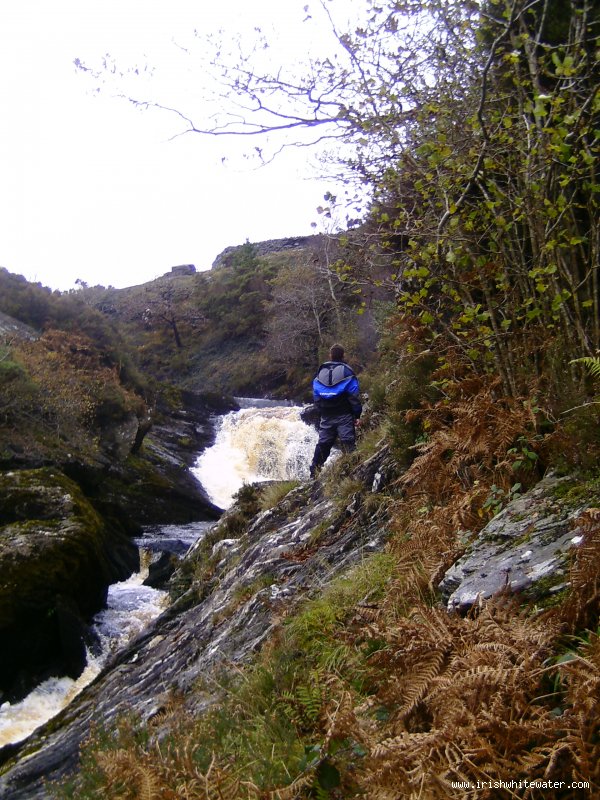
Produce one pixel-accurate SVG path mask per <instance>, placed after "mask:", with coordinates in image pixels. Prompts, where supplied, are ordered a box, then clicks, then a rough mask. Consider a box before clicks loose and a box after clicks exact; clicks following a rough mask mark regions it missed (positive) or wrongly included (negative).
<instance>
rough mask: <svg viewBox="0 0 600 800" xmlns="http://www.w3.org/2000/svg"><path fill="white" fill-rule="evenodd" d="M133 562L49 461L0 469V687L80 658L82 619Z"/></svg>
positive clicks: (74, 670) (6, 689)
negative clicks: (27, 467) (41, 465)
mask: <svg viewBox="0 0 600 800" xmlns="http://www.w3.org/2000/svg"><path fill="white" fill-rule="evenodd" d="M137 566H138V551H137V548H136V547H135V546H134V545H132V544H131V543H130V541H129V540H128V539H127V538H126V537H124V536H123V535H122V534H120V533H118V532H116V531H115V530H114V529H111V528H110V527H109V526H107V525H106V524H105V523H104V521H103V520H102V519H101V517H100V516H99V515H98V514H97V512H96V511H95V510H94V508H93V507H92V506H91V504H90V503H89V502H88V500H87V499H86V498H85V497H84V495H83V493H82V492H81V489H80V488H79V487H78V486H77V485H76V484H75V483H74V482H73V481H71V480H70V479H69V478H67V477H66V476H65V475H64V474H62V473H61V472H60V471H58V470H56V469H52V468H42V469H37V470H20V471H13V472H6V473H1V474H0V648H1V650H2V659H1V661H0V690H1V691H2V693H3V694H4V695H5V697H8V698H9V699H15V697H19V696H22V695H23V694H25V693H26V692H27V691H29V690H30V689H31V687H32V686H33V685H34V684H35V683H37V682H39V680H41V679H43V678H45V677H47V676H48V675H52V674H67V675H71V676H73V677H75V676H77V675H78V674H79V673H80V672H81V671H82V670H83V667H84V666H85V662H86V658H85V646H84V642H83V639H84V636H85V632H86V620H88V619H89V618H90V617H91V616H92V615H93V614H94V613H95V612H96V611H98V610H99V609H100V608H102V606H103V604H104V602H105V600H106V588H107V586H108V585H109V584H110V583H113V582H115V581H118V580H122V579H123V578H125V577H127V576H128V575H129V574H131V572H132V571H133V570H134V569H136V568H137Z"/></svg>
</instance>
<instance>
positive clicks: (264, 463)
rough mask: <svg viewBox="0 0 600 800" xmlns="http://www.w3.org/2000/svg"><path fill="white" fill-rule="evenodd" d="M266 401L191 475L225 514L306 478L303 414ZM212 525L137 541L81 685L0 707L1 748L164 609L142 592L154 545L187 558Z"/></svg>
mask: <svg viewBox="0 0 600 800" xmlns="http://www.w3.org/2000/svg"><path fill="white" fill-rule="evenodd" d="M266 402H267V401H252V400H246V401H240V406H243V407H242V408H241V409H240V411H233V412H231V413H229V414H226V415H225V416H224V417H222V418H221V419H220V421H219V424H218V429H217V431H216V437H215V443H214V445H213V446H212V447H210V448H208V449H207V450H205V451H204V452H203V453H201V454H200V455H199V457H198V459H197V462H196V464H195V466H194V467H193V470H192V471H193V473H194V474H195V475H196V477H197V478H198V480H199V481H200V483H201V484H202V485H203V487H204V488H205V490H206V492H207V493H208V495H209V497H210V499H211V500H212V501H213V502H214V503H215V504H216V505H218V506H219V507H221V508H227V507H228V506H229V505H230V504H231V502H232V499H233V496H234V494H235V493H236V492H237V491H238V489H240V488H241V486H242V485H243V484H244V483H252V482H255V481H268V480H293V479H300V480H302V479H305V478H307V477H308V466H309V464H310V460H311V457H312V451H313V449H314V445H315V442H316V438H317V435H316V432H315V431H314V429H312V428H310V427H309V426H307V425H305V424H304V423H303V422H302V420H301V418H300V409H299V408H298V407H295V406H289V405H286V404H277V405H270V404H268V405H266ZM213 525H214V523H212V522H194V523H190V524H189V525H161V526H148V527H147V528H145V529H144V531H143V534H142V536H141V537H140V538H139V539H137V540H136V543H137V544H138V546H139V547H140V561H141V564H142V569H141V571H140V572H139V573H136V574H135V575H132V576H131V577H130V578H129V579H128V580H126V581H122V582H121V583H117V584H113V585H112V586H111V587H110V588H109V592H108V600H107V607H106V608H105V609H104V610H103V611H101V612H100V613H99V614H97V615H96V616H95V617H94V620H93V624H92V627H93V630H94V632H95V634H96V636H97V639H98V642H99V643H100V647H99V648H94V650H95V652H91V651H90V652H88V663H87V666H86V668H85V670H84V672H83V673H82V675H81V676H80V677H79V678H78V679H77V680H73V679H71V678H68V677H64V676H57V677H54V678H50V679H48V680H46V681H44V682H43V683H42V684H40V685H39V686H37V687H36V688H35V689H34V690H33V691H32V692H31V693H30V694H29V695H28V696H27V697H25V698H24V699H23V700H22V701H21V702H19V703H13V704H10V703H4V704H3V705H1V706H0V746H3V745H5V744H9V743H14V742H19V741H21V740H23V739H25V738H26V737H27V736H28V735H29V734H30V733H32V732H33V731H34V730H35V729H36V728H37V727H39V726H40V725H42V724H43V723H44V722H47V721H48V720H49V719H51V718H52V717H53V716H55V715H56V714H58V712H59V711H61V709H63V708H65V707H66V706H67V705H68V704H69V703H70V702H71V700H73V698H74V697H76V695H77V694H78V693H79V692H80V691H82V689H83V688H84V687H85V686H87V685H88V684H89V683H90V682H91V681H93V680H94V678H95V677H96V676H97V675H98V673H99V672H100V670H101V669H102V668H103V667H104V666H105V664H106V663H107V662H108V661H109V660H110V658H111V656H112V655H113V654H114V653H115V652H116V651H118V650H119V649H120V648H122V647H123V646H124V645H125V644H127V643H128V642H130V641H131V640H132V639H134V638H135V637H136V636H138V635H139V634H140V633H141V632H142V631H143V630H144V628H145V627H146V626H147V625H148V623H149V622H150V621H151V620H152V619H154V618H155V617H156V616H158V615H159V614H160V613H161V611H162V610H163V609H164V608H165V607H166V605H167V602H168V599H167V597H168V596H167V593H166V592H163V591H160V590H157V589H152V588H150V587H148V586H144V585H143V582H144V580H145V579H146V577H147V574H148V561H149V556H150V553H151V551H152V550H154V549H156V548H157V546H159V545H160V546H161V548H162V549H167V550H169V551H172V552H179V553H183V552H185V550H186V549H187V548H188V547H190V546H191V545H192V544H194V543H195V542H196V541H197V540H198V539H199V538H200V537H202V536H203V535H205V534H206V532H207V531H208V530H210V528H211V527H212V526H213Z"/></svg>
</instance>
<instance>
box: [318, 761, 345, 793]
mask: <svg viewBox="0 0 600 800" xmlns="http://www.w3.org/2000/svg"><path fill="white" fill-rule="evenodd" d="M317 780H318V781H319V784H320V785H321V787H322V788H323V789H327V790H330V789H336V788H337V787H338V786H339V785H340V783H341V782H342V780H341V776H340V772H339V770H338V769H337V767H334V766H333V764H330V763H329V762H328V761H323V763H322V764H321V765H320V766H319V769H318V770H317Z"/></svg>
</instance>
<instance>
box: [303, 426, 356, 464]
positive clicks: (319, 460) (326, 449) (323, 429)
mask: <svg viewBox="0 0 600 800" xmlns="http://www.w3.org/2000/svg"><path fill="white" fill-rule="evenodd" d="M336 439H339V443H340V447H341V448H342V450H343V451H344V452H345V453H350V452H352V450H355V449H356V432H355V430H354V417H353V416H352V414H337V415H336V416H327V417H321V424H320V425H319V441H318V442H317V446H316V447H315V454H314V456H313V460H312V464H311V467H310V472H311V475H314V473H315V471H316V470H317V469H320V468H321V467H322V466H323V464H324V463H325V462H326V461H327V458H328V456H329V453H330V452H331V448H332V447H333V444H334V442H335V440H336Z"/></svg>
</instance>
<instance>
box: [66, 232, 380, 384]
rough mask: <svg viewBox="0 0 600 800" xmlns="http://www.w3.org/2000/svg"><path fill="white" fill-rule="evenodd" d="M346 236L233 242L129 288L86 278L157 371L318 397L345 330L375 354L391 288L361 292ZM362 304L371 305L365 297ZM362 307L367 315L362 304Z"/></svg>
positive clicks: (351, 344) (146, 365)
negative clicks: (380, 314) (325, 363)
mask: <svg viewBox="0 0 600 800" xmlns="http://www.w3.org/2000/svg"><path fill="white" fill-rule="evenodd" d="M349 256H350V252H348V247H347V245H343V244H342V243H341V242H340V240H339V237H325V236H312V237H299V238H290V239H281V240H272V241H268V242H258V243H253V244H250V243H246V244H245V245H241V246H238V247H230V248H227V249H226V250H225V251H224V252H223V253H222V254H220V255H219V256H217V258H216V259H215V263H214V266H213V268H212V269H211V270H209V271H207V272H201V273H197V272H195V270H194V268H193V266H189V265H188V266H186V265H183V266H182V267H175V268H173V270H172V271H171V272H168V273H166V274H165V275H164V276H162V277H161V278H158V279H156V280H154V281H151V282H149V283H146V284H143V285H141V286H134V287H131V288H128V289H111V288H108V289H106V288H104V287H99V286H97V287H86V288H84V289H83V291H82V292H81V295H82V299H83V300H84V301H85V302H86V303H87V304H88V305H89V306H90V307H92V308H94V309H95V310H98V311H100V312H101V313H102V314H103V315H104V316H105V317H106V318H107V319H109V320H110V322H111V324H112V325H114V326H116V327H117V328H118V330H119V331H120V332H121V334H122V336H123V337H124V339H125V340H126V341H127V342H128V343H129V345H130V346H131V347H132V349H134V351H135V353H136V360H137V363H138V365H139V367H140V369H141V370H142V371H143V372H144V374H145V375H146V376H149V377H150V376H151V377H152V378H153V379H154V380H157V381H165V382H168V383H171V384H174V385H177V386H180V387H182V388H186V389H190V390H192V391H195V392H207V391H208V392H218V393H225V394H231V395H241V396H243V395H246V396H266V395H270V396H275V397H284V398H296V399H310V392H309V391H308V390H309V386H310V380H311V379H312V374H313V372H314V369H315V366H316V365H317V364H318V363H319V360H320V359H322V358H323V357H324V356H325V354H326V352H327V350H328V348H329V347H330V345H331V344H332V342H333V341H335V340H336V339H342V340H343V341H344V342H346V346H347V349H348V351H349V352H350V353H351V355H352V357H353V359H354V361H355V362H357V363H358V364H359V365H360V364H364V363H366V360H367V359H369V358H371V357H372V354H373V351H374V348H375V342H376V333H375V323H374V316H373V314H374V311H375V309H376V307H377V303H378V302H379V303H380V304H382V303H383V302H384V301H385V300H386V299H388V300H389V293H388V294H386V292H385V291H384V290H383V289H380V290H378V291H377V292H373V291H371V292H370V293H369V294H368V301H369V302H368V304H367V303H366V302H365V300H366V298H367V295H364V296H362V297H360V298H359V297H358V296H357V295H356V293H355V292H354V288H355V287H354V286H353V284H352V282H351V281H349V280H348V279H347V277H348V276H347V273H344V272H343V271H342V269H341V267H342V266H343V265H346V264H347V263H348V258H349ZM361 304H362V305H361ZM358 309H361V314H357V313H356V312H357V310H358Z"/></svg>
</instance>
